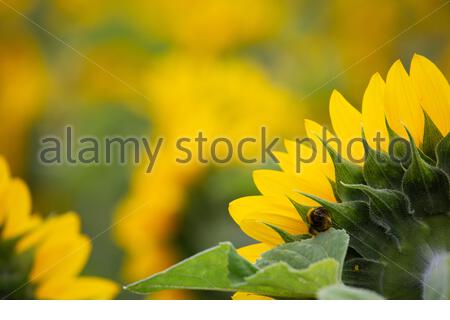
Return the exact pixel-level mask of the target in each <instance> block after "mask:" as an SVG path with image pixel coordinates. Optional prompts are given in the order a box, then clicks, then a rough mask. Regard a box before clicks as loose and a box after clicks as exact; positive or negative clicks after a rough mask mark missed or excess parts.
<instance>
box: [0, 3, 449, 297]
mask: <svg viewBox="0 0 450 320" xmlns="http://www.w3.org/2000/svg"><path fill="white" fill-rule="evenodd" d="M447 3H448V1H442V0H427V1H423V0H398V1H391V0H377V1H365V0H337V1H325V0H308V1H307V0H166V1H160V0H129V1H119V0H109V1H103V0H99V1H90V0H71V1H68V0H14V1H12V0H0V153H1V154H3V155H5V156H6V157H7V158H8V160H9V162H10V164H11V166H12V168H13V172H14V174H15V175H18V176H21V177H23V178H24V179H25V180H26V181H27V182H28V183H29V184H30V186H31V188H32V193H33V200H34V204H35V210H36V211H39V212H41V213H42V214H53V213H54V212H63V211H66V210H76V211H78V212H79V214H80V215H81V217H82V220H83V229H84V231H85V232H86V233H87V234H89V235H90V236H91V238H93V239H94V241H93V247H94V251H93V254H92V256H91V259H90V262H89V265H88V267H87V268H86V270H85V272H86V273H88V274H91V275H92V274H94V275H99V276H104V277H109V278H111V279H114V280H117V281H119V282H121V283H128V282H130V281H134V280H137V279H140V278H142V277H145V276H148V275H149V274H151V273H154V272H157V271H160V270H161V269H164V268H166V267H168V266H169V265H171V264H173V263H175V262H177V261H179V260H180V259H183V258H185V257H187V256H189V255H192V254H194V253H196V252H198V251H200V250H202V249H205V248H207V247H210V246H212V245H215V244H216V243H217V242H220V241H225V240H231V241H232V242H233V243H235V244H236V245H237V246H240V245H245V244H249V243H251V240H250V239H248V238H246V237H245V236H244V235H243V234H242V233H241V232H240V230H239V228H238V227H237V226H235V225H234V223H233V222H232V221H231V219H230V218H229V216H228V213H227V206H228V202H229V201H230V200H232V199H235V198H237V197H239V196H242V195H247V194H252V193H254V192H256V191H255V190H254V186H253V184H252V181H251V171H252V170H253V169H255V168H256V167H258V166H260V165H253V166H250V165H248V164H246V165H242V164H240V163H238V162H237V161H233V162H232V163H230V164H228V165H226V166H214V165H200V164H198V163H190V164H188V165H179V164H176V163H175V161H174V159H175V157H176V155H175V153H174V150H173V149H171V148H163V150H162V151H161V154H160V155H159V158H158V162H157V164H156V167H155V168H154V170H153V172H152V173H151V174H145V165H146V164H143V165H142V166H134V165H125V166H123V165H118V164H116V165H111V166H106V165H93V166H69V165H62V166H51V167H48V166H47V167H46V166H43V165H42V164H40V163H39V162H38V161H37V153H38V150H39V148H40V143H39V141H40V139H41V138H42V137H43V136H45V135H49V134H53V135H57V136H62V135H63V130H64V127H65V126H67V125H72V126H73V127H74V129H75V130H76V132H75V138H77V137H80V136H83V135H94V136H97V137H99V138H102V137H106V136H108V135H122V136H131V135H136V136H148V137H159V136H162V137H164V138H165V139H166V141H168V142H167V143H168V144H169V145H170V144H171V142H173V141H174V140H175V139H176V138H178V137H180V136H190V137H194V136H195V135H196V133H197V132H198V131H199V130H201V131H203V132H205V133H206V135H207V136H208V137H219V136H226V137H230V139H232V140H233V141H236V140H238V139H240V138H243V137H246V136H258V133H259V128H260V127H261V126H262V125H264V126H266V127H268V128H269V131H270V133H271V134H272V135H273V136H282V137H294V136H298V135H301V134H302V133H303V119H304V118H312V119H314V120H316V121H318V122H322V123H325V124H327V123H328V121H329V120H328V115H327V109H328V99H329V96H330V94H331V91H332V89H333V88H337V89H338V90H340V91H341V92H343V93H344V94H345V96H346V97H348V98H349V100H350V101H351V102H352V104H353V105H355V106H359V105H360V101H361V99H362V94H363V90H364V88H365V86H366V85H367V82H368V80H369V77H370V76H371V75H372V74H373V73H375V72H380V73H381V74H382V75H385V73H386V71H387V70H388V68H389V67H390V65H391V64H392V63H393V62H394V61H395V60H396V59H398V58H401V59H403V61H404V62H405V63H407V61H410V57H411V56H412V54H413V53H415V52H417V53H420V54H423V55H425V56H427V57H428V58H430V59H432V60H433V61H434V62H436V63H437V65H438V66H439V67H440V68H441V70H443V72H444V73H445V74H448V72H449V69H450V59H449V58H450V45H449V37H450V34H449V30H450V26H449V21H450V6H449V5H447ZM249 152H250V153H252V154H255V155H257V154H258V150H257V149H256V148H255V150H250V151H249ZM266 166H270V164H268V165H267V164H266ZM120 297H121V298H140V297H137V296H132V295H127V294H121V296H120ZM224 297H227V296H226V295H213V294H211V293H208V292H206V293H203V294H198V293H195V294H194V293H190V292H175V291H173V292H163V293H160V294H157V295H155V296H153V297H151V298H156V299H168V298H172V299H174V298H177V299H182V298H206V299H208V298H224Z"/></svg>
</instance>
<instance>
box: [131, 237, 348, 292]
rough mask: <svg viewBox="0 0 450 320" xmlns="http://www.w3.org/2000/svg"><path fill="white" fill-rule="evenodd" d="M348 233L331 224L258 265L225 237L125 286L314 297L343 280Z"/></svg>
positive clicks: (140, 289) (268, 255)
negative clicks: (219, 241) (215, 243)
mask: <svg viewBox="0 0 450 320" xmlns="http://www.w3.org/2000/svg"><path fill="white" fill-rule="evenodd" d="M348 239H349V238H348V236H347V234H346V233H345V231H343V230H339V231H337V230H328V231H327V232H324V233H322V234H320V235H318V236H316V237H314V238H311V239H308V240H302V241H296V242H291V243H287V244H284V245H281V246H279V247H277V248H275V249H272V250H270V251H268V252H266V253H265V254H263V255H262V257H261V259H260V260H258V264H257V265H255V266H254V265H252V264H250V263H249V262H248V261H247V260H245V259H243V258H242V257H241V256H239V255H238V253H237V252H236V250H235V249H234V248H233V246H232V245H231V244H230V243H222V244H220V245H218V246H217V247H214V248H212V249H209V250H206V251H203V252H201V253H199V254H197V255H195V256H193V257H191V258H188V259H186V260H184V261H182V262H180V263H178V264H177V265H175V266H173V267H171V268H169V269H167V270H166V271H163V272H160V273H157V274H155V275H153V276H151V277H149V278H147V279H144V280H141V281H138V282H136V283H133V284H131V285H129V286H127V287H126V288H125V289H127V290H129V291H132V292H135V293H140V294H149V293H152V292H155V291H160V290H166V289H197V290H216V291H238V290H239V291H247V292H252V293H256V294H260V295H267V296H272V297H279V298H314V297H315V295H316V293H317V291H318V290H319V289H321V288H322V287H325V286H329V285H331V284H335V283H338V282H340V278H341V274H342V266H343V261H344V257H345V254H346V251H347V246H348V241H349V240H348Z"/></svg>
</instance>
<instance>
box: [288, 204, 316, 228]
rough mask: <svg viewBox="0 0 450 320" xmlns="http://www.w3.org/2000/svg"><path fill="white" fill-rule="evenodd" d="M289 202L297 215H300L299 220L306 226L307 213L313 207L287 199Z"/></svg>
mask: <svg viewBox="0 0 450 320" xmlns="http://www.w3.org/2000/svg"><path fill="white" fill-rule="evenodd" d="M288 199H289V201H291V203H292V205H293V206H294V208H295V210H297V213H298V214H299V215H300V218H302V220H303V222H304V223H305V224H308V212H309V211H310V210H311V209H313V207H310V206H305V205H303V204H300V203H298V202H296V201H294V200H292V199H291V198H288Z"/></svg>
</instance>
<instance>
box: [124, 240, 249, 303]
mask: <svg viewBox="0 0 450 320" xmlns="http://www.w3.org/2000/svg"><path fill="white" fill-rule="evenodd" d="M256 271H257V268H256V267H254V266H253V265H252V264H250V263H249V262H248V261H247V260H245V259H243V258H242V257H240V256H239V255H238V254H237V252H236V250H235V249H234V247H233V246H232V245H231V244H230V243H221V244H219V245H218V246H216V247H213V248H211V249H208V250H206V251H203V252H201V253H199V254H197V255H195V256H192V257H190V258H188V259H186V260H184V261H182V262H180V263H178V264H176V265H174V266H172V267H171V268H169V269H167V270H166V271H163V272H160V273H157V274H155V275H152V276H150V277H149V278H147V279H144V280H141V281H138V282H135V283H133V284H130V285H128V286H127V287H126V288H125V289H127V290H129V291H132V292H134V293H140V294H149V293H151V292H155V291H160V290H166V289H175V288H176V289H197V290H218V291H234V289H233V287H232V285H233V283H237V282H243V281H244V277H246V276H249V275H251V274H253V273H255V272H256Z"/></svg>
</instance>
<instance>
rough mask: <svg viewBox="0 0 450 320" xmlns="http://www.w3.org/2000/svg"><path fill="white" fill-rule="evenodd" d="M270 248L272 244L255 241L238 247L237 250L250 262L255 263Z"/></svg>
mask: <svg viewBox="0 0 450 320" xmlns="http://www.w3.org/2000/svg"><path fill="white" fill-rule="evenodd" d="M272 248H273V246H270V245H267V244H265V243H256V244H251V245H248V246H245V247H242V248H239V249H238V250H237V252H238V253H239V254H240V255H241V256H242V257H244V258H245V259H247V260H248V261H250V262H251V263H255V262H256V260H258V259H259V258H260V257H261V255H262V254H263V253H264V252H266V251H269V250H270V249H272Z"/></svg>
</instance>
